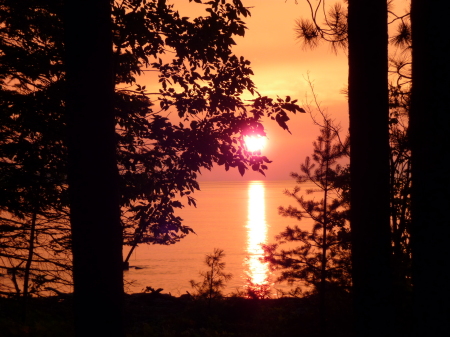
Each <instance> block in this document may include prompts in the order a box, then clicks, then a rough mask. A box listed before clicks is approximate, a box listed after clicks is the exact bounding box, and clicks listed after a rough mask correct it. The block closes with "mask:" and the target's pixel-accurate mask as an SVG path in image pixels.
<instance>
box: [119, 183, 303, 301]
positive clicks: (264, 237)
mask: <svg viewBox="0 0 450 337" xmlns="http://www.w3.org/2000/svg"><path fill="white" fill-rule="evenodd" d="M294 186H295V182H294V181H293V180H289V181H243V182H202V183H201V185H200V187H201V191H199V192H196V193H195V196H194V197H195V198H196V199H197V208H194V207H185V208H184V209H182V210H181V211H180V213H179V215H180V216H181V217H182V218H183V219H184V223H185V224H186V225H188V226H190V227H192V228H193V229H194V231H195V232H196V234H190V235H188V236H187V237H186V238H184V239H183V240H181V241H180V242H179V243H177V244H175V245H170V246H160V245H140V246H139V247H138V248H137V249H136V250H135V252H134V253H133V255H132V257H131V258H130V266H132V267H131V268H130V270H129V271H126V272H125V280H126V281H127V283H129V282H131V283H130V284H127V285H126V287H127V291H128V292H140V291H142V290H143V289H144V288H145V287H147V286H150V287H153V288H155V289H156V288H163V289H164V291H163V292H164V293H169V292H170V293H171V294H172V295H176V296H179V295H181V294H184V293H185V292H186V291H192V289H191V287H190V284H189V280H192V279H193V280H196V281H200V280H201V277H200V276H199V272H200V271H202V270H206V266H205V264H204V259H205V255H206V254H210V253H212V252H213V250H214V248H220V249H223V250H224V251H225V254H226V256H225V259H224V262H225V263H226V268H225V272H228V273H232V274H233V278H232V279H231V281H229V282H228V284H227V285H228V286H227V289H226V290H225V293H231V292H235V291H236V290H237V289H239V290H241V291H242V290H243V289H244V287H245V286H246V284H247V283H248V282H247V280H249V279H250V280H251V281H252V282H253V283H254V284H265V283H267V282H271V279H273V275H271V273H270V271H269V268H268V266H267V265H266V264H264V263H262V262H260V261H259V258H260V257H261V256H262V254H263V251H262V249H261V246H260V244H261V243H274V242H275V239H274V237H275V235H277V234H278V233H279V232H281V231H282V230H283V229H284V228H285V227H286V226H288V225H301V226H302V227H303V228H308V227H309V226H310V223H309V222H308V220H302V222H298V221H296V220H295V219H291V218H285V217H282V216H280V215H279V214H278V206H288V205H293V206H294V205H295V200H294V199H293V198H290V197H288V196H286V195H284V194H283V191H284V190H286V189H289V190H292V188H293V187H294ZM306 187H307V186H306V185H305V186H304V188H306ZM128 249H129V248H128V247H125V251H124V253H127V251H128ZM133 266H134V267H137V268H133ZM275 288H283V289H285V290H286V289H287V288H286V286H282V285H275ZM275 288H274V289H273V292H275Z"/></svg>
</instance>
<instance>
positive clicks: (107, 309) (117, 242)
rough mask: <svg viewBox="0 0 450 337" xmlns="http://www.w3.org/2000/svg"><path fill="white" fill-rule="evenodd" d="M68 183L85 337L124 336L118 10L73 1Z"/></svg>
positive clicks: (68, 17) (69, 10)
mask: <svg viewBox="0 0 450 337" xmlns="http://www.w3.org/2000/svg"><path fill="white" fill-rule="evenodd" d="M65 34H66V35H65V46H66V65H67V100H66V102H67V103H66V107H67V117H68V118H67V130H68V134H67V138H68V139H67V144H68V153H69V166H68V180H69V193H70V210H71V215H70V216H71V219H70V220H71V226H72V250H73V276H74V287H75V288H74V292H75V294H74V295H75V330H76V335H77V336H83V337H86V336H96V337H98V336H123V327H122V301H123V274H122V230H121V226H120V210H119V194H118V183H117V182H118V170H117V164H116V158H115V151H116V145H115V131H114V127H115V122H114V113H113V90H114V79H113V78H114V77H113V71H112V28H111V4H110V1H109V0H98V1H94V2H92V1H87V0H83V1H81V0H67V1H66V3H65Z"/></svg>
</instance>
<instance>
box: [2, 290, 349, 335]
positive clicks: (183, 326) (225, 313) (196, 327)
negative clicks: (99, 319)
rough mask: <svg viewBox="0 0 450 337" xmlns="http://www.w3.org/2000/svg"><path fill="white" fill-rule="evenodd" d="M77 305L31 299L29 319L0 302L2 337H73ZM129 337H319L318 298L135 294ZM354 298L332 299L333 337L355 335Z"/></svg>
mask: <svg viewBox="0 0 450 337" xmlns="http://www.w3.org/2000/svg"><path fill="white" fill-rule="evenodd" d="M71 302H72V301H71V300H70V299H66V300H64V301H63V300H60V299H58V298H56V297H52V298H40V299H38V298H33V299H30V301H29V304H28V309H27V315H26V317H25V316H24V315H23V306H22V305H21V302H20V301H18V300H15V299H6V298H0V335H1V336H33V337H40V336H45V337H52V336H58V337H60V336H64V337H71V336H73V326H72V319H73V315H72V303H71ZM125 313H126V316H125V328H126V336H127V337H138V336H139V337H140V336H158V337H162V336H192V337H194V336H245V337H257V336H274V337H282V336H293V335H299V336H303V337H313V336H318V335H319V329H318V299H317V297H316V296H310V297H306V298H280V299H264V300H255V299H245V298H242V297H231V298H224V299H221V300H215V301H213V302H212V303H211V304H210V305H209V304H208V302H207V301H203V300H200V299H198V300H195V299H192V298H185V297H182V298H179V297H173V296H170V295H164V294H156V293H154V294H133V295H127V296H126V299H125ZM349 313H350V299H349V297H348V296H344V297H342V295H341V296H340V297H339V298H335V299H334V300H332V299H330V301H329V321H328V330H329V331H330V332H332V333H331V334H330V336H335V337H339V336H349V335H350V330H349V329H350V321H351V317H350V314H349Z"/></svg>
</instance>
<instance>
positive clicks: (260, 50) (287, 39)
mask: <svg viewBox="0 0 450 337" xmlns="http://www.w3.org/2000/svg"><path fill="white" fill-rule="evenodd" d="M172 2H173V3H174V4H175V8H176V9H177V10H179V12H180V14H181V15H182V16H188V17H194V16H198V15H206V14H207V13H206V12H205V11H204V8H205V6H204V5H200V4H196V3H194V2H191V3H189V0H172ZM243 3H244V5H245V6H246V7H253V8H251V9H250V11H251V14H252V15H251V17H247V18H245V20H244V21H245V22H246V24H247V27H248V30H247V32H246V35H245V37H244V38H236V39H235V40H236V43H237V45H236V46H235V47H234V52H235V54H236V55H238V56H244V57H245V58H247V59H248V60H250V61H251V67H252V69H253V72H254V73H255V75H254V76H253V81H254V82H255V84H256V86H257V89H258V91H259V92H260V94H261V95H263V96H266V95H267V96H269V97H272V98H276V96H277V95H278V96H280V97H283V98H284V97H285V96H287V95H289V96H291V97H293V98H296V99H298V100H299V102H300V105H301V106H304V105H305V103H307V101H308V100H310V99H311V91H310V90H309V86H308V83H307V81H306V79H305V78H306V77H307V76H308V74H309V77H310V79H311V80H312V81H313V83H314V87H315V92H316V94H317V95H318V97H319V100H320V102H321V104H322V107H323V108H325V109H326V110H327V111H328V113H329V114H331V115H332V117H333V118H334V119H335V120H336V121H337V122H340V123H341V126H342V132H343V133H346V132H347V129H348V114H347V103H346V98H345V96H344V95H343V94H342V93H341V92H342V89H344V88H345V87H346V82H347V73H348V66H347V58H346V55H345V53H344V52H343V51H340V52H339V53H338V54H337V55H336V54H335V53H333V52H332V51H331V49H330V47H329V46H328V45H326V44H323V45H322V46H319V47H318V48H317V49H315V50H313V51H311V50H309V49H308V50H305V49H304V48H303V46H302V44H301V43H300V41H298V40H296V38H295V31H294V27H295V20H296V19H299V18H302V17H303V18H309V8H308V7H307V6H306V5H305V2H304V1H298V4H295V1H294V0H287V1H284V0H243ZM307 96H308V97H307ZM245 98H251V97H245ZM288 125H289V128H290V130H291V132H292V135H290V134H289V133H288V132H286V131H283V130H282V129H281V128H280V127H278V125H275V123H273V122H272V123H271V122H269V123H266V124H265V127H266V131H267V134H268V138H269V140H268V142H267V145H266V148H265V150H264V155H266V156H267V157H268V158H269V159H271V160H273V163H272V164H270V165H269V170H268V171H267V173H266V176H267V177H266V178H264V177H263V176H262V175H261V174H259V173H255V172H250V171H249V172H248V173H246V174H245V176H244V177H241V176H240V175H239V173H238V172H237V170H235V171H233V172H230V171H229V172H225V169H224V168H223V167H217V168H215V169H213V171H211V172H208V171H207V172H204V173H203V175H202V176H201V177H200V180H255V179H256V180H258V179H269V180H285V179H290V177H289V173H290V172H292V171H298V170H299V165H300V163H301V162H303V161H304V158H305V156H307V155H310V154H311V152H312V145H311V143H312V142H313V141H314V140H315V138H316V136H317V134H318V128H317V127H315V126H313V125H312V122H311V119H310V117H309V115H307V114H300V115H296V116H295V115H294V116H293V117H292V119H291V121H290V122H289V124H288Z"/></svg>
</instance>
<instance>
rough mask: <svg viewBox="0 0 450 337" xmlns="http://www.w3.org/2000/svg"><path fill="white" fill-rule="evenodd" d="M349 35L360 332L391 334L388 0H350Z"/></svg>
mask: <svg viewBox="0 0 450 337" xmlns="http://www.w3.org/2000/svg"><path fill="white" fill-rule="evenodd" d="M348 37H349V40H348V42H349V87H348V91H349V114H350V149H351V156H350V172H351V185H350V187H351V213H350V216H351V218H350V219H351V230H352V264H353V267H352V268H353V292H354V293H353V294H354V309H355V310H354V315H355V317H354V318H355V334H356V336H364V337H368V336H390V335H392V334H393V330H392V323H393V320H392V306H391V303H390V301H391V299H390V298H391V270H390V222H389V128H388V117H389V109H388V79H387V74H388V32H387V3H386V1H379V0H366V1H360V0H349V1H348Z"/></svg>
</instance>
